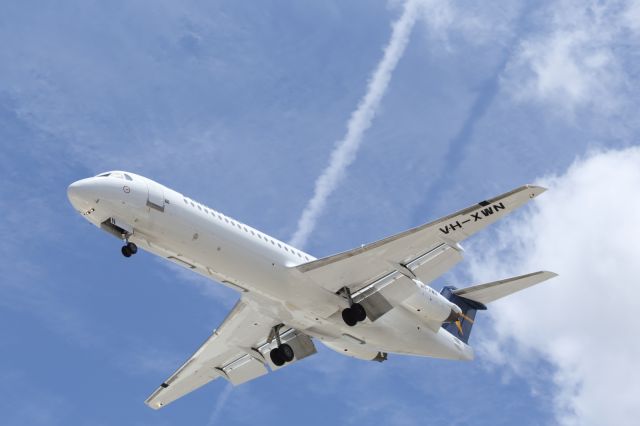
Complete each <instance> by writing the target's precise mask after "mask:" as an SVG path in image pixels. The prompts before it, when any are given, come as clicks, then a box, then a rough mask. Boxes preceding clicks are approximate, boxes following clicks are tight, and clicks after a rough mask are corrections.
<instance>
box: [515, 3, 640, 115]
mask: <svg viewBox="0 0 640 426" xmlns="http://www.w3.org/2000/svg"><path fill="white" fill-rule="evenodd" d="M637 8H638V6H637V4H636V3H634V2H631V1H614V2H597V1H590V2H584V1H578V0H561V1H557V2H552V3H551V4H549V5H548V7H547V8H546V9H544V10H543V11H542V13H540V14H539V15H538V17H537V18H536V19H535V21H536V22H537V23H539V24H540V25H541V26H542V30H538V31H535V32H534V33H532V34H531V35H530V36H528V37H526V38H525V39H524V40H523V41H522V42H521V44H520V48H519V50H518V52H517V53H516V55H515V57H514V59H513V60H512V61H511V63H510V64H509V67H508V70H507V72H506V73H505V76H504V83H505V87H506V88H507V89H508V91H509V92H510V93H511V94H512V95H513V97H514V98H515V99H518V100H521V101H523V100H534V101H540V102H544V103H548V104H550V105H551V106H552V107H553V108H554V110H555V111H557V112H559V113H562V114H565V115H568V116H573V115H574V113H575V112H576V110H577V109H579V108H590V109H593V110H595V111H598V112H600V113H607V114H609V113H613V112H614V111H617V110H619V109H620V108H621V107H622V106H623V105H624V101H625V99H624V98H625V88H626V86H627V84H628V78H627V75H626V73H625V71H624V68H625V67H624V64H623V56H624V52H625V50H624V48H623V46H624V45H625V44H626V43H628V42H629V38H628V37H629V30H631V31H634V29H633V26H634V25H636V26H637V24H636V23H634V21H633V19H632V18H633V16H634V10H637ZM635 13H637V12H635Z"/></svg>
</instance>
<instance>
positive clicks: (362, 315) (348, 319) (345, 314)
mask: <svg viewBox="0 0 640 426" xmlns="http://www.w3.org/2000/svg"><path fill="white" fill-rule="evenodd" d="M341 292H342V293H344V294H345V295H346V296H347V300H349V307H348V308H345V309H343V310H342V320H343V321H344V323H345V324H347V325H348V326H349V327H353V326H354V325H356V324H357V323H359V322H361V321H364V320H365V319H367V311H365V310H364V307H363V306H362V305H361V304H359V303H354V302H353V299H351V291H350V290H349V288H348V287H345V288H344V289H342V291H341Z"/></svg>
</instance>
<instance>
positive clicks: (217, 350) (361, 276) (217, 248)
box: [67, 171, 556, 409]
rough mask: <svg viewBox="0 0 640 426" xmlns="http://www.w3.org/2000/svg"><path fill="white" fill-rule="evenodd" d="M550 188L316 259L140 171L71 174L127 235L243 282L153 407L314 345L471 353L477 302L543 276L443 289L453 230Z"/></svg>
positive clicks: (89, 210) (114, 229)
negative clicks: (440, 282)
mask: <svg viewBox="0 0 640 426" xmlns="http://www.w3.org/2000/svg"><path fill="white" fill-rule="evenodd" d="M545 190H546V189H545V188H542V187H540V186H534V185H525V186H521V187H519V188H516V189H514V190H512V191H510V192H507V193H505V194H502V195H499V196H497V197H495V198H491V199H488V200H483V201H481V202H479V203H477V204H474V205H472V206H470V207H467V208H465V209H463V210H460V211H458V212H455V213H453V214H450V215H448V216H446V217H443V218H441V219H438V220H435V221H433V222H430V223H427V224H424V225H421V226H417V227H415V228H412V229H409V230H406V231H404V232H401V233H399V234H396V235H392V236H390V237H387V238H383V239H381V240H379V241H375V242H373V243H370V244H365V245H362V246H359V247H357V248H354V249H352V250H348V251H345V252H342V253H338V254H334V255H332V256H328V257H323V258H319V259H316V258H315V257H313V256H311V255H310V254H308V253H305V252H303V251H302V250H299V249H297V248H295V247H292V246H291V245H289V244H287V243H285V242H283V241H280V240H278V239H276V238H274V237H271V236H269V235H267V234H265V233H263V232H260V231H258V230H257V229H255V228H252V227H250V226H249V225H246V224H244V223H241V222H239V221H237V220H235V219H232V218H230V217H228V216H226V215H224V214H222V213H221V212H219V211H217V210H214V209H212V208H210V207H208V206H206V205H204V204H202V203H199V202H197V201H195V200H193V199H192V198H189V197H187V196H185V195H183V194H181V193H179V192H177V191H174V190H172V189H170V188H168V187H166V186H163V185H161V184H159V183H157V182H155V181H153V180H151V179H148V178H146V177H143V176H140V175H137V174H134V173H130V172H126V171H111V172H106V173H101V174H98V175H97V176H95V177H90V178H86V179H81V180H78V181H77V182H73V183H72V184H71V185H70V186H69V187H68V189H67V195H68V198H69V200H70V202H71V204H72V205H73V207H74V208H75V209H76V210H77V211H78V212H79V213H80V214H81V215H82V217H84V218H85V219H86V220H88V221H89V222H91V223H92V224H94V225H95V226H97V227H99V228H100V229H102V230H104V231H106V232H108V233H109V234H112V235H114V236H115V237H117V238H118V239H120V240H122V241H123V243H124V245H123V246H122V248H121V252H122V254H123V255H124V256H125V257H131V256H133V255H135V254H136V252H137V251H138V250H139V249H140V248H141V249H144V250H146V251H148V252H151V253H153V254H155V255H157V256H161V257H163V258H166V259H168V260H169V261H171V262H173V263H175V264H177V265H180V266H182V267H184V268H186V269H190V270H192V271H194V272H196V273H199V274H201V275H203V276H205V277H207V278H210V279H212V280H214V281H217V282H219V283H222V284H224V285H226V286H228V287H230V288H232V289H234V290H236V291H238V292H239V293H240V297H239V300H238V302H237V303H236V305H235V307H234V308H233V309H232V310H231V312H230V313H229V314H228V316H227V317H226V318H225V320H224V321H223V323H222V324H221V325H220V326H219V327H218V328H217V329H216V330H214V331H213V334H212V335H211V336H210V337H208V339H207V340H206V341H205V342H204V343H203V344H202V346H201V347H200V348H199V349H198V350H197V351H196V352H195V353H194V354H193V356H191V357H190V358H189V359H188V360H187V361H186V362H185V363H184V364H183V365H182V366H181V367H179V368H178V369H177V371H176V372H175V373H173V374H172V375H171V376H170V377H169V378H168V379H166V380H165V381H164V382H162V384H161V385H160V386H159V387H158V388H157V389H156V390H155V391H154V392H153V393H152V394H151V395H150V396H149V397H148V398H147V400H146V401H145V403H146V404H147V405H148V406H149V407H151V408H153V409H159V408H161V407H164V406H166V405H167V404H169V403H171V402H173V401H175V400H176V399H178V398H181V397H182V396H184V395H186V394H187V393H189V392H191V391H193V390H195V389H197V388H199V387H201V386H203V385H205V384H207V383H208V382H211V381H212V380H215V379H218V378H220V377H222V378H224V379H226V380H227V381H229V382H230V383H232V384H233V385H239V384H242V383H245V382H248V381H250V380H253V379H255V378H258V377H260V376H263V375H265V374H267V373H268V372H269V370H271V371H275V370H278V369H280V368H284V367H286V366H288V365H290V364H292V363H294V362H296V361H299V360H301V359H304V358H306V357H308V356H310V355H313V354H314V353H316V347H315V343H317V342H321V343H322V344H324V345H325V346H327V347H329V348H330V349H333V350H334V351H336V352H338V353H341V354H343V355H347V356H351V357H355V358H359V359H362V360H373V361H378V362H382V361H385V360H387V357H388V354H389V353H394V354H403V355H414V356H423V357H435V358H444V359H452V360H471V359H473V356H474V353H473V349H472V348H471V346H469V344H468V342H469V335H470V332H471V329H472V326H473V323H474V320H475V316H476V312H477V311H480V310H485V309H487V307H486V305H487V304H489V303H491V302H493V301H495V300H498V299H500V298H502V297H505V296H507V295H510V294H512V293H515V292H517V291H520V290H523V289H525V288H527V287H530V286H532V285H535V284H538V283H541V282H543V281H545V280H548V279H550V278H552V277H554V276H556V274H554V273H552V272H548V271H538V272H534V273H529V274H526V275H521V276H517V277H513V278H508V279H504V280H499V281H494V282H490V283H485V284H480V285H474V286H471V287H466V288H461V289H457V288H455V287H453V286H445V287H444V288H443V289H442V290H441V292H438V291H436V290H435V289H434V288H433V287H431V286H430V285H429V284H430V283H432V282H433V281H434V280H435V279H436V278H438V277H439V276H441V275H442V274H444V273H445V272H447V271H448V270H449V269H451V268H452V267H453V266H454V265H455V264H457V263H458V262H460V261H461V260H462V255H463V249H462V247H461V246H460V242H461V241H462V240H464V239H466V238H468V237H470V236H471V235H473V234H475V233H476V232H478V231H479V230H481V229H483V228H484V227H486V226H487V225H489V224H491V223H494V222H496V221H497V220H498V219H500V218H502V217H504V216H505V215H506V214H508V213H510V212H511V211H513V210H514V209H516V208H518V207H520V206H522V205H523V204H525V203H526V202H527V201H529V200H530V199H532V198H535V197H537V196H538V195H540V194H541V193H543V192H544V191H545Z"/></svg>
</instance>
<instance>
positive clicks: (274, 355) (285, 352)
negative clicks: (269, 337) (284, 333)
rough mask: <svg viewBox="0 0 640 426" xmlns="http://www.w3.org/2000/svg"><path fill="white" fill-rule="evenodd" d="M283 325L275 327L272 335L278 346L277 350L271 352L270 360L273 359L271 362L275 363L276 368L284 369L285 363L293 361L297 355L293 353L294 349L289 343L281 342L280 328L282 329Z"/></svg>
mask: <svg viewBox="0 0 640 426" xmlns="http://www.w3.org/2000/svg"><path fill="white" fill-rule="evenodd" d="M282 326H283V324H278V325H276V326H275V327H273V330H272V331H271V333H273V335H274V336H275V339H276V342H277V343H278V346H277V347H276V348H273V349H271V351H270V352H269V358H271V362H273V363H274V364H275V365H276V366H278V367H282V366H283V365H284V364H285V363H287V362H291V361H293V358H294V356H295V354H294V353H293V348H292V347H291V346H290V345H288V344H287V343H282V342H281V341H280V328H282Z"/></svg>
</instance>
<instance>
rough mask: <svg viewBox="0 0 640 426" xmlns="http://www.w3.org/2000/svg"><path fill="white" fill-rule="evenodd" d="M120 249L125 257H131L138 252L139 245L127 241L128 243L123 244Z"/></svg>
mask: <svg viewBox="0 0 640 426" xmlns="http://www.w3.org/2000/svg"><path fill="white" fill-rule="evenodd" d="M120 251H122V255H123V256H124V257H131V256H132V255H134V254H136V253H137V252H138V246H137V245H135V244H133V243H131V242H129V241H127V243H126V244H125V245H123V246H122V249H121V250H120Z"/></svg>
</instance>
